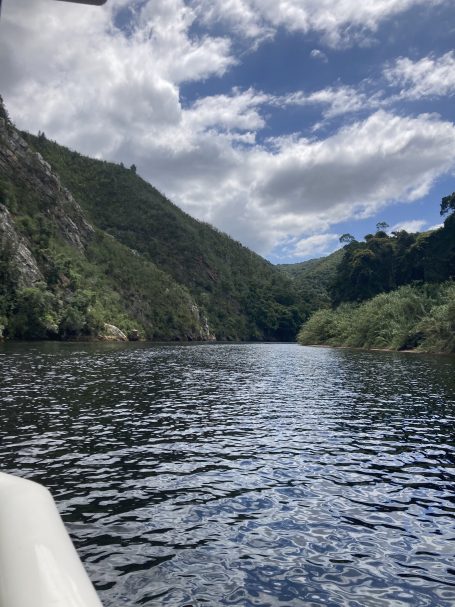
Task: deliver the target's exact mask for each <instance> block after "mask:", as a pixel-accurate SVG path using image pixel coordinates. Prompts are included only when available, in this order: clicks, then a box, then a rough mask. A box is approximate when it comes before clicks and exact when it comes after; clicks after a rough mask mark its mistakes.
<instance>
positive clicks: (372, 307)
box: [298, 193, 455, 352]
mask: <svg viewBox="0 0 455 607" xmlns="http://www.w3.org/2000/svg"><path fill="white" fill-rule="evenodd" d="M453 211H455V193H454V194H452V195H450V196H446V197H445V198H443V199H442V203H441V215H446V214H447V213H449V215H448V216H447V217H446V219H445V221H444V225H443V226H442V227H441V228H438V229H436V230H431V231H429V232H424V233H416V234H409V233H408V232H406V231H404V230H401V231H398V232H393V233H392V234H390V235H389V234H387V233H386V231H385V230H386V229H387V227H388V226H387V225H386V224H378V226H377V232H376V233H375V234H368V235H367V236H366V237H365V240H364V241H363V242H358V241H356V240H355V239H354V238H353V237H352V236H350V235H349V234H345V235H343V237H342V239H341V240H342V242H345V243H346V244H345V247H344V249H343V253H342V256H341V259H340V260H339V262H338V263H337V265H336V268H335V273H334V274H333V275H332V279H331V280H332V282H331V284H329V286H328V292H329V294H330V296H331V301H332V307H329V306H325V308H324V309H320V310H318V311H316V312H315V313H314V314H313V315H312V316H311V317H310V318H309V319H308V320H307V321H306V322H305V323H304V325H303V326H302V328H301V330H300V332H299V335H298V341H299V342H300V343H301V344H304V345H310V344H311V345H331V346H346V347H357V348H386V349H393V350H406V349H414V348H417V349H419V350H425V351H429V352H455V283H454V282H453V280H454V279H455V213H454V212H453Z"/></svg>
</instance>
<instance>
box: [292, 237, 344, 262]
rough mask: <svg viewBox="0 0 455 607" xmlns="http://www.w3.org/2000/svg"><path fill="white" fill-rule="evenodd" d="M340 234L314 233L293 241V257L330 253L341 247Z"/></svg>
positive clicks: (317, 255)
mask: <svg viewBox="0 0 455 607" xmlns="http://www.w3.org/2000/svg"><path fill="white" fill-rule="evenodd" d="M339 239H340V236H339V234H331V233H328V234H314V235H313V236H308V237H307V238H300V239H298V240H297V241H296V242H295V243H293V246H292V249H291V255H292V257H298V258H299V259H302V258H308V257H320V256H322V255H328V254H329V253H332V252H333V251H335V250H336V249H338V248H339V247H340V242H339Z"/></svg>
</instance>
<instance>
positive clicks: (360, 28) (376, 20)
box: [192, 0, 451, 46]
mask: <svg viewBox="0 0 455 607" xmlns="http://www.w3.org/2000/svg"><path fill="white" fill-rule="evenodd" d="M450 1H451V0H361V1H359V0H337V1H336V2H334V0H193V2H192V4H193V6H195V7H196V10H197V11H198V14H199V15H200V16H201V18H203V19H205V20H206V22H209V23H213V22H217V21H222V22H227V23H229V24H230V25H231V27H233V28H235V29H236V31H238V32H239V33H242V34H243V35H245V36H247V37H250V38H255V37H261V36H266V35H270V33H271V32H273V31H275V30H276V29H277V28H279V27H284V28H286V29H287V30H289V31H292V32H297V31H298V32H304V33H305V32H308V31H311V30H313V31H316V32H319V33H321V34H322V35H323V36H324V38H325V40H326V42H327V43H328V44H330V45H332V46H339V45H343V44H353V43H356V42H360V43H362V42H365V39H366V38H367V36H368V35H370V34H371V33H372V32H373V33H374V32H375V31H376V30H377V29H378V27H379V25H380V24H381V23H382V22H383V21H385V20H386V19H390V18H391V17H394V16H396V15H398V14H400V13H403V12H404V11H406V10H408V9H410V8H412V7H414V6H425V7H428V6H436V5H438V4H443V3H449V2H450Z"/></svg>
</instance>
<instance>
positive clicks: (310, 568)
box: [0, 343, 455, 607]
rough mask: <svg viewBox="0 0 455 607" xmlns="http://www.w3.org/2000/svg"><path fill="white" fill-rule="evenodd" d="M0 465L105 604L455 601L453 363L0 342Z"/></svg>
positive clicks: (221, 348)
mask: <svg viewBox="0 0 455 607" xmlns="http://www.w3.org/2000/svg"><path fill="white" fill-rule="evenodd" d="M0 398H1V407H0V458H1V459H0V461H1V467H2V469H3V471H7V472H13V473H17V474H20V475H21V476H25V477H27V478H31V479H33V480H37V481H39V482H42V483H44V484H45V485H46V486H48V487H49V488H50V489H51V490H52V492H53V494H54V496H55V498H56V500H57V502H58V506H59V509H60V511H61V513H62V515H63V518H64V520H65V523H66V524H67V527H68V529H69V531H70V533H71V536H72V538H73V540H74V542H75V544H76V546H77V548H78V550H79V553H80V554H81V556H82V558H83V560H84V563H85V565H86V567H87V569H88V571H89V574H90V576H91V578H92V580H93V581H94V582H95V585H96V587H97V589H98V590H99V593H100V596H101V598H102V600H103V602H104V605H105V606H106V607H114V606H115V607H117V606H120V605H126V606H133V605H134V606H139V605H150V606H155V605H156V606H158V605H159V606H161V605H163V606H173V607H174V606H175V607H177V606H180V607H183V606H190V605H191V606H193V607H196V606H204V605H205V606H209V607H216V606H221V605H236V606H238V607H249V606H253V605H254V606H258V605H259V606H261V607H262V606H264V607H265V606H274V607H275V606H277V607H285V606H286V607H293V606H298V607H302V606H310V607H311V606H321V605H324V606H329V607H339V606H349V607H367V606H372V607H373V606H374V607H380V606H384V607H385V606H390V607H392V606H393V607H400V606H412V607H418V606H424V605H431V606H438V607H449V606H450V607H452V606H453V605H454V604H455V491H454V489H455V484H454V481H455V442H454V438H455V425H454V421H455V359H454V358H450V357H447V358H445V357H424V356H414V355H405V354H392V353H384V352H378V353H367V352H353V351H347V350H329V349H314V348H303V347H300V346H297V345H289V344H287V345H283V344H273V345H272V344H255V345H251V344H243V345H238V344H232V345H221V344H218V345H208V344H206V345H190V346H182V345H180V346H179V345H176V346H173V345H164V346H160V345H154V346H149V345H144V344H126V345H117V344H115V345H112V344H65V343H63V344H51V343H47V344H3V345H1V346H0Z"/></svg>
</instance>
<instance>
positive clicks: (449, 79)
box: [384, 51, 455, 99]
mask: <svg viewBox="0 0 455 607" xmlns="http://www.w3.org/2000/svg"><path fill="white" fill-rule="evenodd" d="M384 75H385V77H386V79H387V80H388V81H389V83H390V84H392V85H394V86H399V87H402V88H401V92H400V95H399V97H400V98H406V99H421V98H422V97H428V96H434V97H440V96H444V95H454V94H455V52H454V51H450V52H449V53H446V54H445V55H442V56H440V57H434V56H429V57H424V58H422V59H420V60H419V61H412V60H411V59H409V58H407V57H401V58H400V59H397V61H396V62H395V63H394V64H393V65H392V66H391V67H388V68H387V69H386V70H385V71H384Z"/></svg>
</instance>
